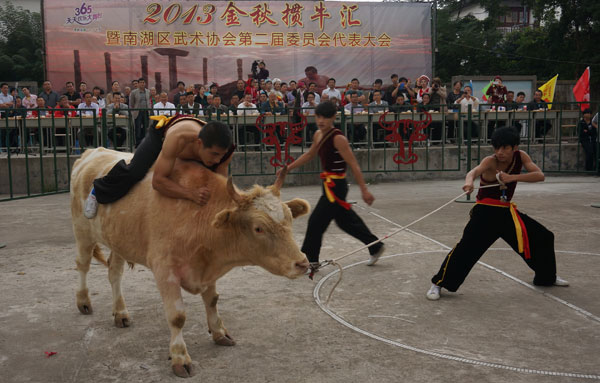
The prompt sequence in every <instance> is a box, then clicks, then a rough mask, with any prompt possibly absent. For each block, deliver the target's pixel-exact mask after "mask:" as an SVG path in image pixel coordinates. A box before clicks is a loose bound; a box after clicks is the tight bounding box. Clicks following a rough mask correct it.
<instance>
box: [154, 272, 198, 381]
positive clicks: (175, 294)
mask: <svg viewBox="0 0 600 383" xmlns="http://www.w3.org/2000/svg"><path fill="white" fill-rule="evenodd" d="M154 276H155V278H156V284H157V286H158V290H159V291H160V295H161V296H162V299H163V305H164V307H165V314H166V316H167V323H168V324H169V329H170V330H171V342H170V346H169V355H170V357H171V367H172V368H173V372H174V373H175V375H177V376H179V377H182V378H188V377H190V376H192V375H193V371H192V369H193V366H192V358H190V355H189V354H188V352H187V347H186V345H185V341H184V340H183V331H182V329H183V325H184V324H185V307H184V306H183V299H182V297H181V287H180V286H181V285H180V281H179V279H178V278H177V277H175V275H173V273H172V272H171V271H170V270H169V271H167V272H165V271H163V270H158V271H157V270H154Z"/></svg>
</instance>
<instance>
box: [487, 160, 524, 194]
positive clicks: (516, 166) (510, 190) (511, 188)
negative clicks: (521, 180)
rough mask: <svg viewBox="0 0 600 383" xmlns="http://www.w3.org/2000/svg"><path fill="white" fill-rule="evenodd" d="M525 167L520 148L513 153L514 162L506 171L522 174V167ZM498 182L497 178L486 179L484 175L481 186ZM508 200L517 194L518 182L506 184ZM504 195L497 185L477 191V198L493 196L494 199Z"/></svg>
mask: <svg viewBox="0 0 600 383" xmlns="http://www.w3.org/2000/svg"><path fill="white" fill-rule="evenodd" d="M522 167H523V162H522V161H521V152H520V151H519V150H516V151H515V153H514V154H513V159H512V162H511V163H510V166H509V167H508V170H507V171H506V172H505V173H508V174H521V169H522ZM496 183H498V181H497V180H495V179H494V180H485V179H483V175H482V176H481V183H480V184H481V186H485V185H493V184H496ZM506 187H507V189H506V191H505V194H506V200H507V201H510V200H511V199H512V197H513V194H515V188H516V187H517V182H516V181H515V182H510V183H507V184H506ZM501 197H502V190H500V186H496V187H493V188H486V189H479V192H478V193H477V200H478V201H479V200H481V199H483V198H493V199H500V198H501Z"/></svg>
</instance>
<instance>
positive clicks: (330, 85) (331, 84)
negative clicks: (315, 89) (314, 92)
mask: <svg viewBox="0 0 600 383" xmlns="http://www.w3.org/2000/svg"><path fill="white" fill-rule="evenodd" d="M321 95H322V96H324V95H328V96H329V99H330V100H331V98H332V97H335V98H336V99H338V100H341V99H342V94H341V93H340V91H339V90H337V89H335V79H334V78H330V79H329V80H327V89H325V90H323V92H322V93H321Z"/></svg>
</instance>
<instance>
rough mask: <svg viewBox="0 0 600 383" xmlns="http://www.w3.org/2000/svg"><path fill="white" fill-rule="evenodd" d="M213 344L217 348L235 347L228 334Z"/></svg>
mask: <svg viewBox="0 0 600 383" xmlns="http://www.w3.org/2000/svg"><path fill="white" fill-rule="evenodd" d="M215 343H216V344H218V345H219V346H235V340H233V338H232V337H230V336H229V334H225V335H224V336H222V337H220V338H219V339H215Z"/></svg>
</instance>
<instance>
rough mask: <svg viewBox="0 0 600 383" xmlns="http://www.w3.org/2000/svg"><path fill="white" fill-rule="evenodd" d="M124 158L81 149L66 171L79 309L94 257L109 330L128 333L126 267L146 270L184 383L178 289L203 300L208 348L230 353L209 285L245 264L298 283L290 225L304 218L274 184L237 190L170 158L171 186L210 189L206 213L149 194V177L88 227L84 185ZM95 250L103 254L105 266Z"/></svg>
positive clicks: (186, 362) (187, 369)
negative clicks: (106, 296)
mask: <svg viewBox="0 0 600 383" xmlns="http://www.w3.org/2000/svg"><path fill="white" fill-rule="evenodd" d="M122 158H125V159H126V160H128V159H130V158H131V154H127V153H120V152H115V151H112V150H107V149H104V148H99V149H94V150H88V151H86V152H85V153H84V154H83V156H82V157H81V159H79V160H77V161H76V162H75V165H74V167H73V172H72V177H71V213H72V219H73V231H74V233H75V239H76V242H77V248H78V255H77V259H76V263H77V269H78V271H79V274H80V280H81V285H80V287H79V290H78V291H77V307H78V308H79V311H81V313H83V314H91V313H92V305H91V301H90V297H89V294H88V289H87V284H86V276H87V272H88V271H89V268H90V262H91V259H92V256H94V257H96V258H98V259H99V260H100V261H102V262H103V263H105V264H107V266H108V278H109V281H110V284H111V286H112V292H113V315H114V320H115V324H116V326H117V327H127V326H129V324H130V323H131V319H130V317H129V313H128V311H127V308H126V306H125V301H124V300H123V296H122V294H121V277H122V274H123V268H124V264H125V262H128V263H133V264H135V263H137V264H140V265H144V266H146V267H148V268H150V269H151V270H152V272H153V274H154V277H155V279H156V284H157V287H158V290H159V291H160V294H161V296H162V299H163V303H164V307H165V312H166V316H167V321H168V324H169V328H170V330H171V341H170V348H169V354H170V356H171V359H172V367H173V371H174V372H175V374H176V375H178V376H181V377H188V376H191V375H192V360H191V358H190V356H189V354H188V352H187V348H186V345H185V342H184V340H183V333H182V328H183V325H184V323H185V319H186V316H185V308H184V305H183V300H182V297H181V288H183V289H184V290H186V291H188V292H190V293H192V294H198V293H200V294H201V295H202V299H203V301H204V305H205V307H206V315H207V320H208V328H209V331H210V332H211V334H212V337H213V340H214V342H215V343H216V344H219V345H225V346H232V345H234V344H235V342H234V340H233V339H232V338H231V336H230V335H229V333H228V331H227V329H226V328H225V326H224V325H223V322H222V321H221V318H220V317H219V313H218V311H217V300H218V297H219V296H218V294H217V292H216V288H215V283H216V281H217V279H219V278H220V277H222V276H223V275H224V274H225V273H227V272H228V271H229V270H231V269H232V268H233V267H236V266H243V265H258V266H261V267H263V268H265V269H266V270H268V271H270V272H271V273H273V274H276V275H282V276H285V277H288V278H295V277H298V276H300V275H302V274H303V273H304V272H305V271H306V270H307V268H308V261H307V259H306V257H305V256H304V254H303V253H301V252H300V250H299V248H298V245H297V244H296V243H295V241H294V239H293V236H292V218H296V217H298V216H300V215H303V214H306V213H307V212H308V211H309V209H310V207H309V205H308V202H306V201H305V200H302V199H293V200H291V201H288V202H285V203H283V202H281V200H280V198H279V188H280V187H281V185H282V183H283V178H282V177H281V178H279V179H278V180H277V181H276V182H275V185H273V186H271V187H269V188H263V187H261V186H254V187H253V188H252V189H250V190H249V191H247V192H239V191H237V190H236V189H235V187H234V186H233V184H232V182H231V179H229V180H227V179H226V178H225V177H223V176H220V175H218V174H215V173H213V172H211V171H209V170H207V169H206V168H204V167H203V166H201V165H200V164H197V163H194V162H186V161H179V160H178V162H177V163H176V165H175V169H174V173H173V179H174V180H175V181H176V182H179V183H180V184H182V185H184V186H187V187H190V188H192V187H196V185H208V187H209V189H210V193H211V198H210V201H209V202H208V204H206V205H205V206H199V205H196V204H195V203H193V202H190V201H187V200H178V199H171V198H168V197H165V196H162V195H161V194H159V193H158V192H156V191H155V190H153V189H152V185H151V183H152V172H149V174H148V175H146V177H145V178H144V179H143V180H142V181H141V182H140V183H139V184H137V185H136V186H135V187H134V188H133V189H132V190H131V191H130V192H129V193H128V194H127V195H126V196H125V197H124V198H122V199H120V200H119V201H117V202H115V203H112V204H109V205H100V208H99V209H98V215H97V216H96V217H95V218H94V219H86V218H85V217H84V216H83V206H84V200H85V199H86V197H87V195H88V193H89V190H90V188H91V185H92V181H93V180H94V179H95V178H98V177H100V176H102V175H104V174H106V173H107V172H108V171H109V170H110V169H111V168H112V166H113V165H114V164H115V163H116V162H117V161H118V160H120V159H122ZM100 244H101V245H104V246H106V247H108V248H109V249H110V250H111V254H110V257H109V260H108V262H105V261H104V257H103V256H102V253H101V251H100V248H99V246H98V245H100Z"/></svg>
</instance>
